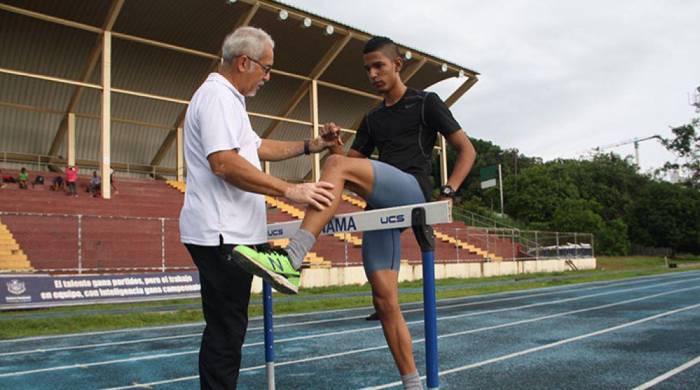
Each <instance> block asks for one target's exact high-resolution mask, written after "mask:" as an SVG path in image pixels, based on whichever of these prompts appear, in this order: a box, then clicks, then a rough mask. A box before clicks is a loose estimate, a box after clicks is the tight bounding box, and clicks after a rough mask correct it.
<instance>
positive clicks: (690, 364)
mask: <svg viewBox="0 0 700 390" xmlns="http://www.w3.org/2000/svg"><path fill="white" fill-rule="evenodd" d="M698 363H700V356H698V357H696V358H695V359H693V360H691V361H689V362H687V363H685V364H682V365H680V366H678V367H676V368H674V369H673V370H671V371H669V372H667V373H665V374H662V375H659V376H657V377H656V378H654V379H652V380H650V381H649V382H646V383H643V384H641V385H639V386H637V387H635V388H634V389H632V390H646V389H648V388H650V387H652V386H655V385H657V384H659V383H661V382H663V381H665V380H666V379H668V378H670V377H672V376H674V375H676V374H679V373H681V372H683V371H685V370H687V369H689V368H690V367H693V366H694V365H696V364H698Z"/></svg>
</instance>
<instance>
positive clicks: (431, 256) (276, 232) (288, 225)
mask: <svg viewBox="0 0 700 390" xmlns="http://www.w3.org/2000/svg"><path fill="white" fill-rule="evenodd" d="M449 222H452V208H451V204H450V202H449V201H440V202H430V203H419V204H413V205H408V206H399V207H390V208H385V209H377V210H370V211H360V212H356V213H347V214H339V215H336V216H335V217H333V219H331V220H330V221H329V222H328V224H326V226H324V227H323V229H322V230H321V235H328V234H335V233H352V232H364V231H371V230H385V229H396V228H409V227H410V228H412V229H413V233H414V235H415V237H416V240H417V241H418V245H419V246H420V248H421V258H422V263H423V317H424V330H425V354H426V357H425V360H426V378H427V379H426V382H427V384H428V389H437V388H439V387H440V382H439V379H438V367H439V361H438V360H439V359H438V345H437V302H436V297H435V236H434V234H433V229H432V228H431V225H435V224H439V223H449ZM300 226H301V221H289V222H279V223H273V224H269V225H267V237H268V239H269V240H275V239H281V238H290V237H292V235H293V234H294V232H296V231H297V230H298V229H299V227H300ZM263 309H264V314H263V322H264V332H265V367H266V371H267V388H268V389H269V390H274V389H275V350H274V330H273V321H272V289H271V288H270V286H269V284H268V283H266V282H263Z"/></svg>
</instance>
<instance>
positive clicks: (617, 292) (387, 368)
mask: <svg viewBox="0 0 700 390" xmlns="http://www.w3.org/2000/svg"><path fill="white" fill-rule="evenodd" d="M371 311H372V310H371V309H370V308H361V309H348V310H335V311H325V312H317V313H305V314H301V315H285V316H276V317H275V338H276V355H277V368H276V376H277V388H278V389H359V388H399V389H400V388H401V387H400V383H399V382H397V380H398V372H397V370H396V368H395V366H394V363H393V360H392V358H391V355H390V353H389V350H388V349H387V347H386V343H385V341H384V337H383V334H382V331H381V328H380V326H379V323H378V322H367V321H365V320H364V317H365V316H366V315H367V314H368V313H369V312H371ZM403 311H404V315H405V317H406V320H407V321H408V323H409V327H410V330H411V333H412V334H413V338H414V354H415V356H416V360H417V364H418V367H419V370H420V371H421V374H425V373H424V370H425V361H424V343H423V322H422V316H423V313H422V309H421V304H420V303H415V304H406V305H403ZM0 323H1V322H0ZM201 330H202V324H199V323H198V324H191V325H178V326H168V327H154V328H142V329H129V330H122V331H113V332H97V333H89V334H71V335H62V336H54V337H34V338H25V339H18V340H7V341H0V362H1V364H0V388H1V389H13V390H18V389H76V390H79V389H130V388H153V389H193V388H198V387H199V384H198V378H197V352H198V346H199V341H200V332H201ZM699 330H700V271H688V272H680V273H673V274H665V275H660V276H651V277H640V278H634V279H625V280H618V281H610V282H596V283H585V284H577V285H567V286H558V287H550V288H541V289H534V290H525V291H518V292H508V293H499V294H490V295H481V296H476V297H466V298H452V299H443V300H440V301H438V335H439V348H440V382H441V388H444V389H506V388H507V389H586V390H590V389H639V390H641V389H646V388H655V389H700V334H699V333H698V332H699ZM264 364H265V362H264V350H263V332H262V319H261V318H253V319H251V321H250V327H249V331H248V336H247V340H246V344H245V346H244V357H243V368H242V369H241V375H240V379H239V388H242V389H264V388H266V383H265V366H264Z"/></svg>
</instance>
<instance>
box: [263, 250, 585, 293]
mask: <svg viewBox="0 0 700 390" xmlns="http://www.w3.org/2000/svg"><path fill="white" fill-rule="evenodd" d="M567 261H571V263H573V265H574V266H576V268H577V269H579V270H591V269H595V267H596V259H595V258H594V257H590V258H581V259H570V260H567V259H548V260H526V261H502V262H490V263H448V264H436V265H435V278H436V279H445V278H480V277H489V276H503V275H516V274H527V273H537V272H562V271H572V267H571V266H570V265H568V264H567ZM422 278H423V267H422V266H421V265H410V264H407V263H402V264H401V270H400V271H399V281H401V282H403V281H412V280H420V279H422ZM365 283H367V277H366V276H365V271H364V269H363V268H362V267H361V266H356V267H334V268H307V269H304V270H303V271H302V274H301V288H308V287H327V286H343V285H348V284H360V285H361V284H365ZM260 291H262V281H261V279H260V278H255V279H254V280H253V292H260Z"/></svg>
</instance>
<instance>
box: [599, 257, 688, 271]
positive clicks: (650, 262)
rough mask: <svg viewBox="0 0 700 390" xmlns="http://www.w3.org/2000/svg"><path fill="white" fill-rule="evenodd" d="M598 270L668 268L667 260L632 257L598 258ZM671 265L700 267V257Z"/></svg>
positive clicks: (674, 260)
mask: <svg viewBox="0 0 700 390" xmlns="http://www.w3.org/2000/svg"><path fill="white" fill-rule="evenodd" d="M597 260H598V267H597V269H598V270H601V271H610V270H625V269H635V268H645V269H648V268H666V260H665V259H664V258H663V257H651V256H630V257H605V256H601V257H598V258H597ZM668 262H669V263H675V264H677V265H679V266H683V265H685V266H692V265H700V257H691V256H688V257H683V258H676V259H668Z"/></svg>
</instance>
